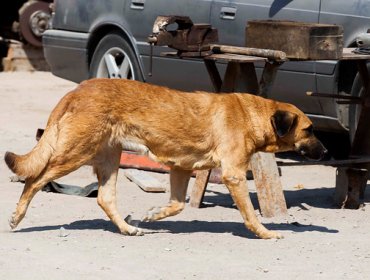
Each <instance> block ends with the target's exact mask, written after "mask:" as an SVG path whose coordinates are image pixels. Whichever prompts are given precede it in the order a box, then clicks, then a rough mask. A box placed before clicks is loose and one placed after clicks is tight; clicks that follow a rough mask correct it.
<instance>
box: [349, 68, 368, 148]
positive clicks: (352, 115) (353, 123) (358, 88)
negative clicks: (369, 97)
mask: <svg viewBox="0 0 370 280" xmlns="http://www.w3.org/2000/svg"><path fill="white" fill-rule="evenodd" d="M367 69H368V71H369V73H370V64H368V65H367ZM363 94H364V87H363V86H362V81H361V77H360V74H359V73H357V74H356V77H355V79H354V81H353V84H352V89H351V95H352V96H355V97H360V96H362V95H363ZM361 107H362V105H361V104H350V105H349V112H348V126H349V136H350V140H351V143H352V142H353V139H354V137H355V132H356V129H357V124H358V120H359V118H360V113H361Z"/></svg>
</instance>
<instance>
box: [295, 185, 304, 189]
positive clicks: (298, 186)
mask: <svg viewBox="0 0 370 280" xmlns="http://www.w3.org/2000/svg"><path fill="white" fill-rule="evenodd" d="M294 188H295V189H297V190H303V189H304V186H303V184H298V185H296V186H294Z"/></svg>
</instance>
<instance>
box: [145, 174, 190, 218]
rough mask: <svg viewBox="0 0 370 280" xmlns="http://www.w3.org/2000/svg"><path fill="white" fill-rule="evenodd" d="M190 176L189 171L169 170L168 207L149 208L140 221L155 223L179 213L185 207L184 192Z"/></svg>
mask: <svg viewBox="0 0 370 280" xmlns="http://www.w3.org/2000/svg"><path fill="white" fill-rule="evenodd" d="M191 174H192V171H191V170H182V169H171V171H170V185H171V196H170V201H169V203H168V205H166V206H164V207H153V208H151V209H150V210H148V212H147V214H146V215H145V216H144V217H143V218H142V221H156V220H160V219H163V218H166V217H169V216H174V215H177V214H178V213H180V212H181V211H182V210H183V209H184V207H185V198H186V191H187V189H188V184H189V180H190V176H191Z"/></svg>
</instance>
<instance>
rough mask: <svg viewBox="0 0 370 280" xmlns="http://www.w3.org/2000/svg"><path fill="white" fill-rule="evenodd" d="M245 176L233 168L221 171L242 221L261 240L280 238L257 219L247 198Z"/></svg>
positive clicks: (242, 172) (243, 172)
mask: <svg viewBox="0 0 370 280" xmlns="http://www.w3.org/2000/svg"><path fill="white" fill-rule="evenodd" d="M245 174H246V170H236V169H235V168H230V169H223V170H222V178H223V182H224V183H225V184H226V186H227V188H228V189H229V191H230V194H231V196H232V198H233V200H234V202H235V204H236V205H237V207H238V209H239V211H240V213H241V215H242V217H243V219H244V223H245V226H246V227H247V228H248V229H249V230H250V231H252V232H253V233H254V234H255V235H257V236H258V237H260V238H263V239H270V238H282V235H281V234H280V233H278V232H275V231H272V230H268V229H267V228H265V227H264V226H263V225H262V224H261V223H260V221H259V220H258V219H257V216H256V214H255V212H254V207H253V204H252V202H251V199H250V196H249V191H248V186H247V180H246V176H245Z"/></svg>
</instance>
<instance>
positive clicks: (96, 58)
mask: <svg viewBox="0 0 370 280" xmlns="http://www.w3.org/2000/svg"><path fill="white" fill-rule="evenodd" d="M89 75H90V78H116V79H117V78H118V79H119V78H122V79H130V80H138V81H143V77H142V74H141V71H140V66H139V63H138V61H137V58H136V56H135V54H134V52H133V50H132V48H131V46H130V45H129V44H128V43H127V41H126V40H125V39H124V38H123V37H122V36H121V35H120V34H117V33H110V34H108V35H106V36H105V37H103V39H102V40H101V41H100V42H99V44H98V45H97V47H96V49H95V52H94V54H93V56H92V59H91V64H90V73H89Z"/></svg>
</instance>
